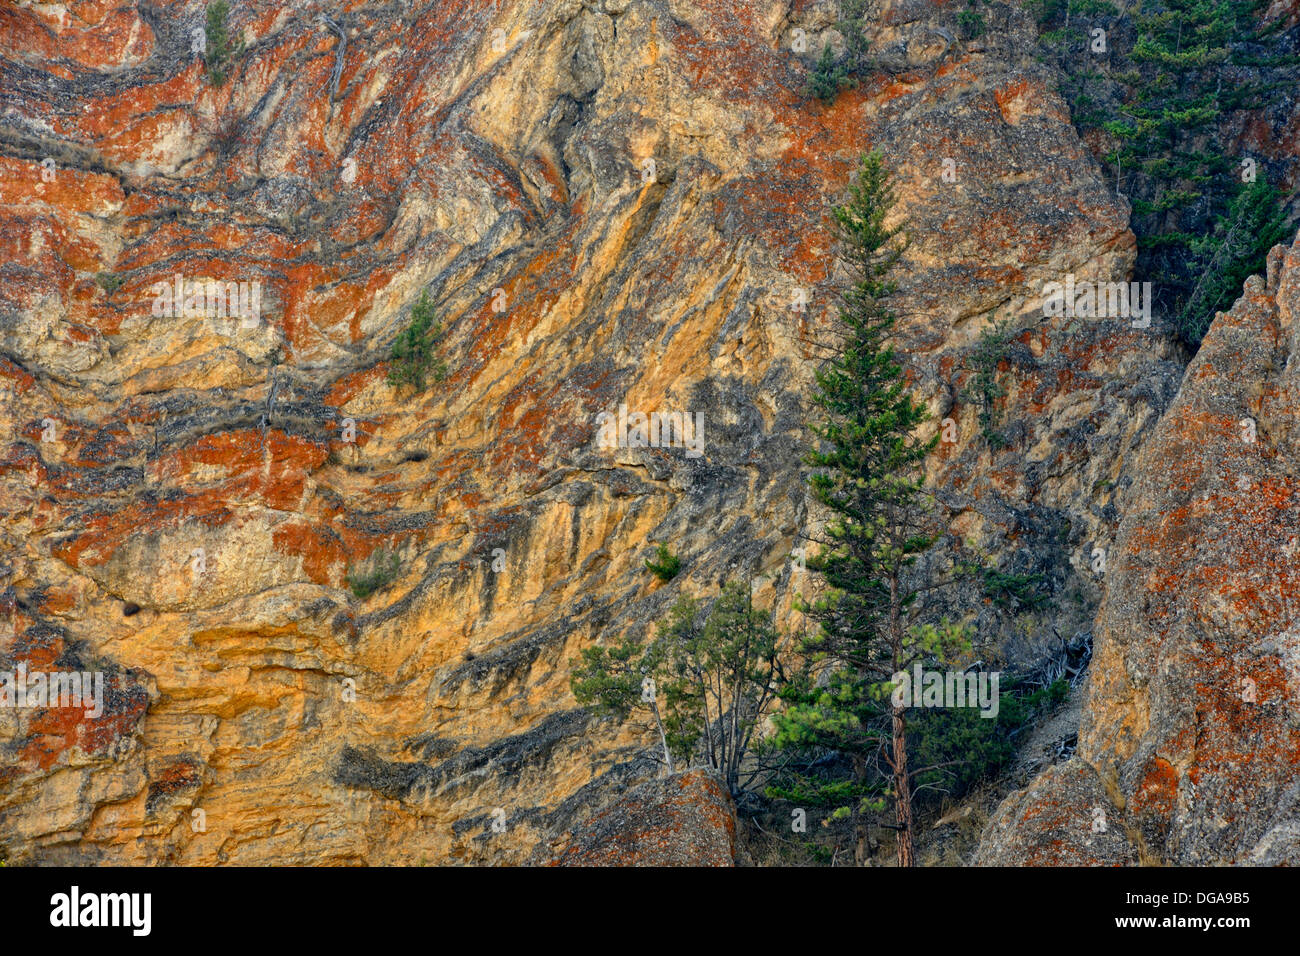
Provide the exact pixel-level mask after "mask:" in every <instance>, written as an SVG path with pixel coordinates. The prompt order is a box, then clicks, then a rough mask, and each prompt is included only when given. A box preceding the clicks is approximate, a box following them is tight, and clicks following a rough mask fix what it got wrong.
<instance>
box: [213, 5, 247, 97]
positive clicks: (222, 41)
mask: <svg viewBox="0 0 1300 956" xmlns="http://www.w3.org/2000/svg"><path fill="white" fill-rule="evenodd" d="M229 14H230V5H229V4H228V3H227V2H226V0H213V2H212V3H209V4H208V7H207V29H206V30H205V31H204V51H203V64H204V66H205V67H206V68H207V73H208V82H209V83H211V84H212V85H213V86H223V85H225V82H226V77H227V71H228V70H229V69H230V64H231V63H232V62H233V61H234V60H237V59H239V57H241V56H243V55H244V38H243V37H242V36H240V38H239V39H238V40H237V41H235V42H233V43H232V42H231V39H230V32H229V30H228V28H227V26H226V17H227V16H228V15H229Z"/></svg>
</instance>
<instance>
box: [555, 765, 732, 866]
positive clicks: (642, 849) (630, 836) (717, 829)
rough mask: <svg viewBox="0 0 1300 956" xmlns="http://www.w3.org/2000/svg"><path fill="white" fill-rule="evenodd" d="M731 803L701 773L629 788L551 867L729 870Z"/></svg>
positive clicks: (718, 786)
mask: <svg viewBox="0 0 1300 956" xmlns="http://www.w3.org/2000/svg"><path fill="white" fill-rule="evenodd" d="M735 810H736V808H735V805H734V804H733V803H732V801H731V796H730V795H729V794H728V793H727V788H726V787H725V786H723V785H722V783H721V782H719V781H718V780H717V779H716V778H714V777H713V776H711V775H709V774H708V773H705V772H704V771H700V770H693V771H689V772H687V773H680V774H675V775H672V776H668V777H662V778H660V779H658V780H651V781H648V782H647V783H643V784H641V785H640V786H638V787H635V788H633V789H632V790H630V791H629V792H628V793H627V794H626V795H625V796H623V797H621V798H620V799H619V800H617V801H616V802H615V803H613V804H612V805H611V806H610V807H609V808H608V809H607V810H604V811H602V812H601V813H600V814H599V815H597V816H596V817H595V818H593V819H592V820H591V821H590V822H588V823H586V824H585V825H584V826H583V827H581V828H580V829H579V830H578V831H577V832H575V833H574V834H573V839H572V841H571V842H570V843H569V844H568V846H566V847H565V848H564V849H563V850H562V851H561V852H560V853H559V855H558V856H557V857H556V859H555V861H554V865H556V866H734V865H735V863H736V818H735Z"/></svg>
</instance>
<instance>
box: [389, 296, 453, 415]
mask: <svg viewBox="0 0 1300 956" xmlns="http://www.w3.org/2000/svg"><path fill="white" fill-rule="evenodd" d="M442 337H443V330H442V323H441V322H439V321H438V319H437V310H436V309H435V308H434V305H433V302H432V301H430V299H429V292H428V290H427V289H426V290H424V291H422V292H421V293H420V301H418V302H417V303H415V307H414V308H413V309H412V310H411V322H410V324H409V325H407V327H406V328H405V329H403V330H402V331H401V332H399V333H398V335H397V338H396V339H395V340H394V341H393V349H392V352H391V354H390V356H389V358H390V360H391V365H390V366H389V370H388V384H390V385H394V386H397V387H399V388H400V387H402V386H409V387H411V388H412V389H414V390H415V391H416V392H422V391H424V385H425V379H426V378H428V377H430V376H431V377H432V378H433V380H434V381H435V382H441V381H442V380H443V379H444V378H446V377H447V364H446V362H444V361H443V359H442V357H441V356H439V355H438V351H437V350H438V344H439V343H440V342H441V341H442Z"/></svg>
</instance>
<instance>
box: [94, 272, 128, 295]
mask: <svg viewBox="0 0 1300 956" xmlns="http://www.w3.org/2000/svg"><path fill="white" fill-rule="evenodd" d="M125 281H126V280H125V279H123V278H122V277H121V276H119V275H114V274H113V273H111V272H97V273H95V284H96V285H98V286H99V287H100V288H101V289H103V290H104V292H106V293H107V294H108V295H112V294H113V293H114V292H116V291H117V290H118V289H120V288H122V283H123V282H125Z"/></svg>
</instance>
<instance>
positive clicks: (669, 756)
mask: <svg viewBox="0 0 1300 956" xmlns="http://www.w3.org/2000/svg"><path fill="white" fill-rule="evenodd" d="M650 710H651V712H652V713H653V714H654V715H655V726H656V727H658V728H659V743H660V744H661V745H662V746H663V748H664V763H666V764H667V765H668V772H669V773H672V772H673V753H672V751H671V750H669V749H668V735H667V734H665V733H664V722H663V721H662V720H660V719H659V705H658V704H657V703H655V702H654V701H651V703H650Z"/></svg>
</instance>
